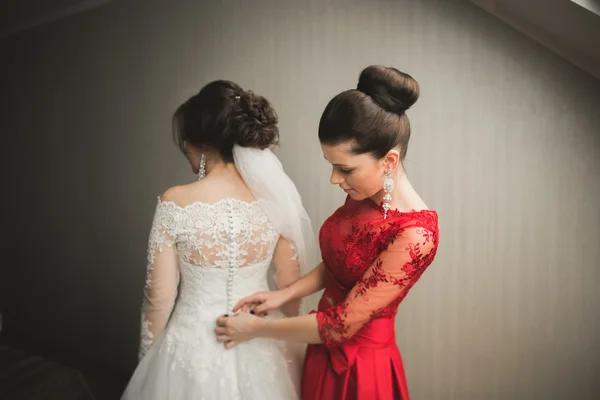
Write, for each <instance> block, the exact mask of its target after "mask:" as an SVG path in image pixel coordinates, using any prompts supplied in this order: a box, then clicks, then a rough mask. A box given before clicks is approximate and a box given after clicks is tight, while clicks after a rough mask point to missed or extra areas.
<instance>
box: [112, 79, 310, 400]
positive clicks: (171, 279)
mask: <svg viewBox="0 0 600 400" xmlns="http://www.w3.org/2000/svg"><path fill="white" fill-rule="evenodd" d="M173 122H174V135H175V139H176V142H177V143H178V144H179V146H180V148H181V150H182V152H183V153H184V154H185V156H186V157H187V159H188V161H189V162H190V164H191V165H192V168H193V169H194V172H195V173H197V174H198V175H199V180H198V181H197V182H194V183H192V184H189V185H186V186H178V187H174V188H172V189H169V190H167V191H166V192H165V193H164V194H163V195H162V196H161V197H160V199H159V200H158V204H157V206H156V212H155V216H154V221H153V224H152V228H151V231H150V239H149V245H148V267H147V278H146V286H145V291H144V301H143V307H142V334H141V345H140V362H139V365H138V366H137V368H136V370H135V372H134V374H133V377H132V378H131V381H130V382H129V384H128V386H127V389H126V390H125V392H124V394H123V397H122V399H125V400H130V399H131V400H140V399H143V400H151V399H156V400H159V399H160V400H174V399H182V400H183V399H194V400H200V399H206V400H218V399H223V400H225V399H226V400H234V399H240V400H241V399H247V400H254V399H256V400H259V399H260V400H269V399H272V400H281V399H296V398H298V397H299V385H300V373H301V367H302V365H301V364H302V353H303V350H304V349H302V348H298V347H293V346H297V345H295V344H291V343H286V342H282V341H275V340H271V339H263V340H255V341H252V342H248V343H243V344H241V345H240V346H238V347H236V348H235V350H234V351H227V350H225V348H224V347H223V346H222V345H221V344H219V343H218V342H217V341H216V339H215V336H214V334H213V329H214V321H215V319H216V317H218V316H219V315H221V314H224V313H232V309H233V306H234V305H235V304H236V303H237V302H238V301H239V300H241V299H242V298H244V297H246V296H248V295H251V294H252V293H255V292H257V291H263V290H268V283H269V279H268V278H269V273H268V271H269V269H270V266H271V265H272V266H273V268H274V272H275V273H274V282H275V284H276V285H277V286H278V287H279V288H284V287H287V286H289V285H290V284H292V283H293V282H294V281H296V280H297V279H298V278H299V277H300V276H301V275H303V274H306V273H307V272H308V270H307V255H309V254H311V252H313V251H315V247H314V243H313V239H314V237H313V232H312V227H311V224H310V220H309V218H308V215H307V213H306V211H305V209H304V207H303V206H302V202H301V200H300V195H299V194H298V191H297V190H296V187H295V186H294V184H293V183H292V181H291V180H290V179H289V178H288V176H287V175H286V174H285V172H284V171H283V169H282V166H281V163H280V162H279V160H278V159H277V158H276V157H275V155H274V154H273V153H272V152H271V151H270V150H269V148H270V147H271V146H273V145H274V144H276V143H277V139H278V135H279V134H278V128H277V115H276V113H275V111H274V110H273V108H272V107H271V105H270V104H269V102H268V101H267V100H266V99H265V98H264V97H261V96H258V95H255V94H253V93H252V92H249V91H244V90H242V89H241V88H240V87H239V86H238V85H236V84H235V83H233V82H229V81H215V82H212V83H209V84H208V85H206V86H205V87H204V88H203V89H202V90H201V91H200V92H199V93H198V94H196V95H194V96H193V97H191V98H190V99H189V100H188V101H186V102H185V103H184V104H182V105H181V106H180V107H179V108H178V109H177V111H176V112H175V115H174V117H173ZM299 307H300V304H299V303H291V304H287V305H286V306H285V307H282V309H281V310H278V311H276V312H272V313H270V314H269V315H268V316H266V318H278V317H282V316H283V315H282V313H285V315H287V316H294V315H297V314H298V313H299Z"/></svg>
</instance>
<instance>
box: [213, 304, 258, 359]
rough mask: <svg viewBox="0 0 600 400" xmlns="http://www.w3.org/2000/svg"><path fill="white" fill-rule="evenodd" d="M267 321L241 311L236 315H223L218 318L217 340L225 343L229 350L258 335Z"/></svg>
mask: <svg viewBox="0 0 600 400" xmlns="http://www.w3.org/2000/svg"><path fill="white" fill-rule="evenodd" d="M265 323H266V321H265V320H264V319H262V318H258V317H256V316H254V315H252V314H249V313H245V312H240V313H238V314H236V315H234V316H230V317H228V316H225V315H222V316H220V317H219V318H217V327H216V328H215V334H216V335H217V341H218V342H220V343H224V344H225V348H226V349H227V350H229V349H231V348H233V347H235V346H237V345H238V344H239V343H242V342H246V341H248V340H251V339H253V338H254V337H256V334H257V333H258V331H259V330H260V328H261V327H262V326H263V325H264V324H265Z"/></svg>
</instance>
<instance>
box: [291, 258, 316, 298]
mask: <svg viewBox="0 0 600 400" xmlns="http://www.w3.org/2000/svg"><path fill="white" fill-rule="evenodd" d="M324 287H325V265H324V264H323V263H322V262H321V263H320V264H319V265H317V266H316V267H315V268H313V270H312V271H310V272H309V273H308V274H306V275H304V276H303V277H302V278H300V279H298V280H297V281H296V282H294V283H293V284H291V285H290V286H289V287H287V288H285V289H284V290H283V291H284V292H285V294H286V298H288V299H289V300H288V301H294V300H297V299H301V298H303V297H306V296H309V295H311V294H313V293H316V292H318V291H319V290H321V289H323V288H324Z"/></svg>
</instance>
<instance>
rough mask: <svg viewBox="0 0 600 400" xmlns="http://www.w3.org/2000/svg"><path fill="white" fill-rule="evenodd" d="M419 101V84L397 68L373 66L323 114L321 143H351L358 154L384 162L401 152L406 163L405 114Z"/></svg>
mask: <svg viewBox="0 0 600 400" xmlns="http://www.w3.org/2000/svg"><path fill="white" fill-rule="evenodd" d="M418 98H419V84H418V83H417V81H416V80H414V79H413V78H412V77H411V76H410V75H408V74H405V73H404V72H400V71H398V70H397V69H395V68H390V67H384V66H381V65H372V66H370V67H367V68H365V69H364V70H363V71H362V73H361V74H360V78H359V79H358V86H357V87H356V89H351V90H346V91H344V92H342V93H340V94H338V95H337V96H335V97H334V98H333V99H331V101H330V102H329V104H327V107H325V111H323V115H322V116H321V121H320V123H319V140H320V141H321V143H323V144H328V145H337V144H340V143H344V142H352V144H353V147H352V152H353V153H355V154H367V153H368V154H371V155H372V156H373V157H375V158H376V159H380V158H383V157H384V156H385V155H386V154H387V153H388V152H389V151H390V150H392V149H395V148H399V150H400V159H401V160H404V157H405V156H406V151H407V149H408V141H409V139H410V122H409V121H408V117H407V116H406V113H405V111H406V110H408V109H409V108H410V107H411V106H412V105H413V104H414V103H415V102H416V101H417V99H418Z"/></svg>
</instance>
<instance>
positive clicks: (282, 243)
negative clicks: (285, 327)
mask: <svg viewBox="0 0 600 400" xmlns="http://www.w3.org/2000/svg"><path fill="white" fill-rule="evenodd" d="M273 264H274V266H275V282H276V283H277V287H278V288H279V289H283V288H286V287H288V286H290V285H291V284H292V283H294V282H296V281H297V280H298V279H300V263H299V262H298V254H297V253H296V249H295V248H294V245H293V244H292V243H290V242H289V241H288V240H286V239H285V238H284V237H280V238H279V241H278V242H277V246H276V247H275V254H274V255H273ZM300 302H301V301H300V300H296V301H293V302H290V303H287V304H286V305H284V306H283V307H282V311H283V312H284V313H285V315H287V316H288V317H294V316H297V315H298V314H299V313H300Z"/></svg>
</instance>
